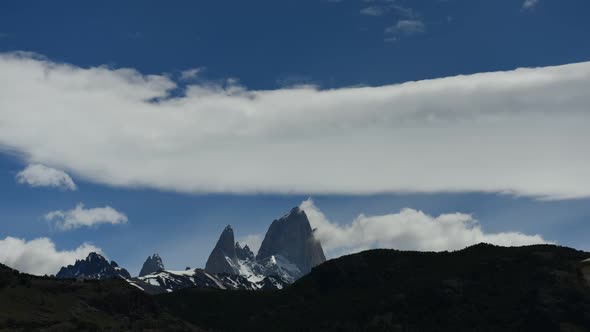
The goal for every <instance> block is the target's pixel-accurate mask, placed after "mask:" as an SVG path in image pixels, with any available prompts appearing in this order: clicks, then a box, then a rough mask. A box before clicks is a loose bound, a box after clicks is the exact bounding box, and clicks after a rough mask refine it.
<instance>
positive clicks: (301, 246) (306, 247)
mask: <svg viewBox="0 0 590 332" xmlns="http://www.w3.org/2000/svg"><path fill="white" fill-rule="evenodd" d="M274 255H281V256H283V257H284V258H286V259H288V260H289V261H290V262H291V263H294V264H295V265H297V267H298V268H299V270H301V272H302V273H304V274H305V273H308V272H310V271H311V268H312V267H314V266H316V265H318V264H321V263H323V262H325V261H326V256H325V255H324V250H323V249H322V245H321V244H320V242H319V241H318V240H316V239H315V237H314V235H313V230H312V229H311V225H310V224H309V220H308V219H307V215H306V214H305V212H304V211H303V210H301V209H300V208H298V207H295V208H293V209H292V210H291V211H290V212H289V213H288V214H286V215H285V216H283V217H282V218H280V219H277V220H275V221H273V222H272V224H271V225H270V227H269V228H268V231H267V232H266V235H265V237H264V240H263V241H262V245H261V246H260V250H258V255H257V256H256V259H257V260H264V259H266V258H269V257H270V256H274Z"/></svg>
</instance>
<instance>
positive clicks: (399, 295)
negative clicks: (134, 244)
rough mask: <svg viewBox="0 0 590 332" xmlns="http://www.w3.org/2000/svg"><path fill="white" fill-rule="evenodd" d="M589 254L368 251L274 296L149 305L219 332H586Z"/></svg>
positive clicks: (217, 295)
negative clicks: (585, 266)
mask: <svg viewBox="0 0 590 332" xmlns="http://www.w3.org/2000/svg"><path fill="white" fill-rule="evenodd" d="M588 257H590V254H588V253H585V252H582V251H577V250H574V249H570V248H564V247H558V246H552V245H538V246H527V247H513V248H505V247H497V246H491V245H485V244H480V245H476V246H473V247H469V248H466V249H464V250H461V251H457V252H451V253H449V252H442V253H424V252H403V251H396V250H370V251H365V252H362V253H358V254H354V255H349V256H345V257H341V258H338V259H333V260H330V261H328V262H325V263H324V264H322V265H320V266H318V267H316V268H314V269H313V271H312V272H311V273H310V274H308V275H307V276H305V277H303V278H302V279H300V280H298V281H297V282H296V283H295V284H293V285H292V286H291V287H289V288H287V289H286V290H284V291H278V292H258V293H255V292H243V291H240V292H223V291H214V290H199V289H189V290H183V291H179V292H175V293H172V294H163V295H159V296H158V297H157V299H158V301H159V302H160V303H162V304H164V305H165V306H166V307H167V308H168V309H169V310H170V311H171V312H174V313H175V314H177V315H178V316H179V317H182V318H184V319H187V320H189V321H191V322H193V323H195V324H196V325H199V326H201V327H205V328H212V329H217V330H224V331H590V289H589V288H588V285H587V284H586V282H585V281H584V278H583V276H582V274H581V270H580V268H579V267H580V262H581V261H582V260H584V259H586V258H588Z"/></svg>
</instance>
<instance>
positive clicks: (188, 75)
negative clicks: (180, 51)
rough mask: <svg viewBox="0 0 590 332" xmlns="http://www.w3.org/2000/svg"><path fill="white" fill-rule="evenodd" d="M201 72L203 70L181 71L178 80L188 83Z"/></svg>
mask: <svg viewBox="0 0 590 332" xmlns="http://www.w3.org/2000/svg"><path fill="white" fill-rule="evenodd" d="M202 71H203V68H191V69H187V70H183V71H182V72H180V79H181V80H182V81H190V80H193V79H195V78H197V77H198V76H199V74H200V73H201V72H202Z"/></svg>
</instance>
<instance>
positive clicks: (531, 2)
mask: <svg viewBox="0 0 590 332" xmlns="http://www.w3.org/2000/svg"><path fill="white" fill-rule="evenodd" d="M538 4H539V0H525V2H524V3H523V4H522V9H523V10H532V9H534V8H535V7H536V6H537V5H538Z"/></svg>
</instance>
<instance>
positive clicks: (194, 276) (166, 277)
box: [128, 269, 287, 293]
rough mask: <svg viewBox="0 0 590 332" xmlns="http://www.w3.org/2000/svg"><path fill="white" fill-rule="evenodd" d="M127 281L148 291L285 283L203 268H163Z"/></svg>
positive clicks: (254, 287)
mask: <svg viewBox="0 0 590 332" xmlns="http://www.w3.org/2000/svg"><path fill="white" fill-rule="evenodd" d="M128 282H129V283H130V284H132V285H134V286H136V287H138V288H141V289H143V290H144V291H146V292H148V293H163V292H173V291H175V290H178V289H183V288H192V287H198V288H215V289H224V290H238V289H241V290H272V289H282V288H283V287H285V286H286V285H287V283H286V282H284V281H283V280H282V279H281V278H278V277H263V278H262V279H260V280H257V281H250V280H248V278H246V277H243V276H241V275H235V274H227V273H219V274H216V273H210V272H207V271H205V270H203V269H194V270H187V271H168V270H164V271H159V272H154V273H152V274H148V275H145V276H141V277H137V278H132V279H130V280H128Z"/></svg>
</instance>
